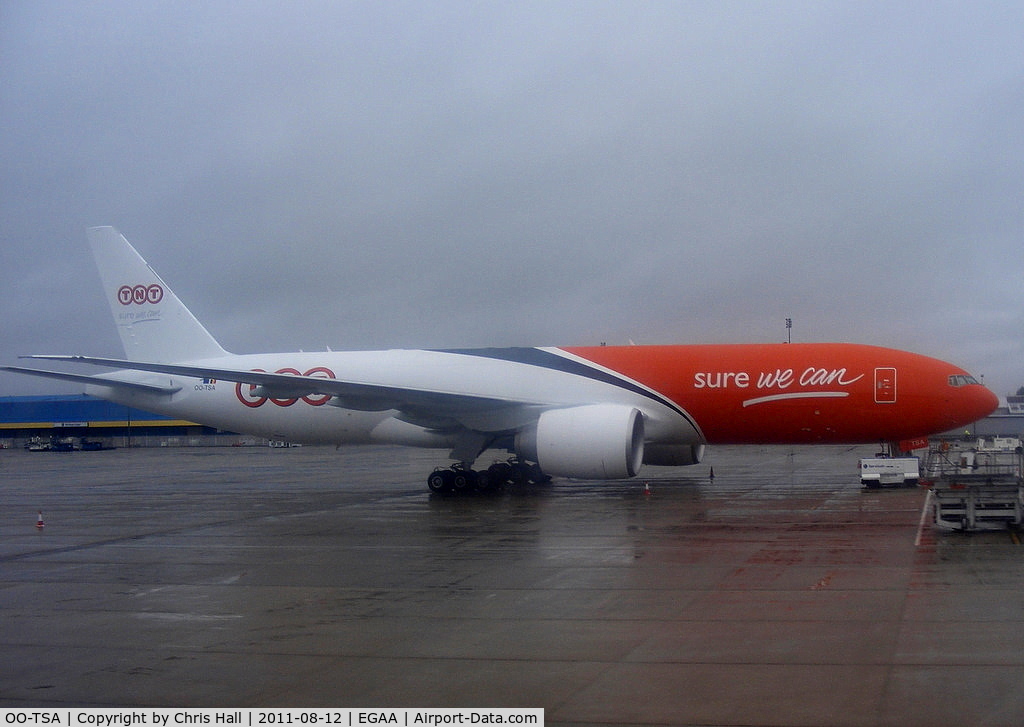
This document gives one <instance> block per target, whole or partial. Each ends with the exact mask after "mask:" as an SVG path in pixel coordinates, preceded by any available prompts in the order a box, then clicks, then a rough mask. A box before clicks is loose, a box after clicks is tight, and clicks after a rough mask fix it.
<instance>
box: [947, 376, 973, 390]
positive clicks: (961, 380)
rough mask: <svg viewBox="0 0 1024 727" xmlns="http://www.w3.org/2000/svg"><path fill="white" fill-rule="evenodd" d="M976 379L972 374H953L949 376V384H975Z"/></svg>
mask: <svg viewBox="0 0 1024 727" xmlns="http://www.w3.org/2000/svg"><path fill="white" fill-rule="evenodd" d="M977 383H978V380H977V379H976V378H974V377H973V376H969V375H967V374H954V375H953V376H950V377H949V385H950V386H955V387H961V386H969V385H970V384H977Z"/></svg>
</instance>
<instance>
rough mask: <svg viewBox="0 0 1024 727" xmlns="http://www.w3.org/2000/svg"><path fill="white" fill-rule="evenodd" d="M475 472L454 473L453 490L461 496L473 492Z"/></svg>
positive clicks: (461, 471)
mask: <svg viewBox="0 0 1024 727" xmlns="http://www.w3.org/2000/svg"><path fill="white" fill-rule="evenodd" d="M474 474H475V473H474V472H473V470H455V471H454V472H452V489H453V490H455V491H456V492H458V493H460V494H465V493H467V492H472V490H473V485H474V484H475V483H474V480H475V479H476V478H475V477H474V476H473V475H474Z"/></svg>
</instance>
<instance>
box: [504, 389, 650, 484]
mask: <svg viewBox="0 0 1024 727" xmlns="http://www.w3.org/2000/svg"><path fill="white" fill-rule="evenodd" d="M515 447H516V453H517V454H518V455H519V456H520V457H522V458H523V459H527V460H531V461H534V462H536V463H537V464H538V465H540V468H541V470H543V471H544V473H545V474H549V475H559V476H562V477H576V478H580V479H601V480H617V479H624V478H626V477H633V476H634V475H635V474H636V473H637V471H639V469H640V465H641V464H642V463H643V459H644V417H643V414H641V413H640V411H639V410H637V409H634V408H633V407H630V406H623V405H620V404H589V405H586V406H576V407H570V408H567V409H551V410H549V411H546V412H544V413H543V414H541V415H540V418H539V419H538V420H537V424H536V426H533V427H530V428H529V429H526V430H524V431H522V432H520V433H519V434H517V435H516V443H515Z"/></svg>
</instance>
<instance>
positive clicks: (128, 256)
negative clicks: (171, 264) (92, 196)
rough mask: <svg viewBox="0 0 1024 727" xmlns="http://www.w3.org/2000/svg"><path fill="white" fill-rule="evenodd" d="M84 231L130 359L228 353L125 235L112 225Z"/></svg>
mask: <svg viewBox="0 0 1024 727" xmlns="http://www.w3.org/2000/svg"><path fill="white" fill-rule="evenodd" d="M88 236H89V245H90V246H91V247H92V254H93V258H94V259H95V260H96V266H97V267H98V268H99V271H100V279H101V280H102V281H103V291H104V295H105V296H106V298H107V302H108V303H109V304H110V311H111V313H113V315H114V323H115V324H116V325H117V332H118V334H119V335H120V336H121V343H122V345H123V346H124V352H125V355H126V356H127V358H128V359H129V360H132V361H153V362H158V363H170V362H177V361H191V360H195V359H203V358H216V357H218V356H224V355H226V352H225V351H224V349H223V348H221V347H220V344H219V343H217V341H216V340H214V338H213V336H211V335H210V333H209V331H207V330H206V329H205V328H204V327H203V324H201V323H200V322H199V321H198V320H196V317H195V316H193V315H192V313H191V311H189V309H188V308H186V307H185V305H184V304H183V303H182V302H181V301H180V300H178V296H176V295H175V294H174V292H173V291H172V290H171V289H170V288H169V287H168V286H167V284H166V283H164V281H163V280H161V279H160V276H159V275H157V274H156V272H155V271H154V270H153V268H151V267H149V265H148V264H147V263H146V261H145V260H143V259H142V256H141V255H139V253H138V252H136V250H135V248H134V247H132V246H131V244H130V243H129V242H128V240H126V239H125V237H124V235H122V234H121V233H120V232H118V231H117V230H115V229H114V228H113V227H91V228H89V230H88Z"/></svg>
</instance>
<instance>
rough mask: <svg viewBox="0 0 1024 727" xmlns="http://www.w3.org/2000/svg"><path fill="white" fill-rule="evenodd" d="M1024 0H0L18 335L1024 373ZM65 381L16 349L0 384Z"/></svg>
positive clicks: (5, 299) (2, 201)
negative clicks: (805, 356)
mask: <svg viewBox="0 0 1024 727" xmlns="http://www.w3.org/2000/svg"><path fill="white" fill-rule="evenodd" d="M1022 38H1024V5H1022V4H1021V3H1020V2H1003V3H985V2H963V3H949V2H936V1H935V0H929V1H928V2H916V3H893V2H879V3H873V2H849V3H840V2H832V3H829V2H765V3H761V2H733V3H730V2H707V3H691V2H671V3H670V2H621V3H619V2H578V3H565V2H548V1H545V2H515V3H512V2H508V3H497V2H439V3H426V2H282V3H279V4H277V3H270V2H264V3H252V2H201V3H200V2H135V1H133V2H92V3H81V2H48V1H46V0H33V1H31V2H28V1H24V2H22V1H18V0H13V1H12V0H0V155H2V156H0V161H2V175H0V219H2V221H3V227H2V230H0V281H2V285H0V352H2V354H3V356H2V359H3V362H4V363H8V364H11V363H16V358H15V357H16V356H17V355H18V354H21V353H81V354H93V355H122V351H121V348H120V345H119V343H118V341H117V338H116V335H115V332H114V328H113V324H112V322H111V320H110V316H109V313H108V309H107V307H106V304H105V303H104V300H103V298H102V297H101V294H100V290H99V280H98V276H97V274H96V272H95V270H94V267H93V264H92V261H91V259H90V257H89V254H88V249H87V244H86V241H85V228H86V227H87V226H92V225H114V226H116V227H118V228H119V229H120V230H121V231H122V232H123V233H124V234H125V235H126V236H127V237H128V239H129V240H131V241H132V242H133V243H134V244H135V246H136V247H137V248H138V249H139V251H140V252H141V253H142V254H143V256H145V257H146V259H147V260H148V261H149V262H150V264H151V265H153V267H154V268H156V270H157V271H158V272H159V273H160V274H161V276H162V277H163V278H164V279H165V280H166V281H167V282H168V283H169V284H170V285H171V286H172V287H173V288H174V289H175V291H176V292H177V293H178V295H179V296H180V297H181V298H182V299H183V300H184V301H185V303H186V304H187V305H188V306H190V308H191V309H192V310H193V312H194V313H195V314H196V315H197V317H199V318H200V320H202V321H203V322H204V323H205V324H206V325H207V327H208V328H209V329H210V331H211V332H212V333H213V334H214V336H216V337H217V338H218V340H220V341H221V343H222V344H223V345H224V346H225V347H226V348H228V349H229V350H232V351H235V352H238V353H248V352H256V351H263V350H295V349H306V350H315V349H318V348H323V347H324V346H331V347H332V348H334V349H336V350H337V349H357V348H390V347H402V348H405V347H409V348H421V347H451V346H502V345H568V344H591V343H598V342H601V341H607V342H608V343H626V342H628V341H629V340H633V341H635V342H637V343H703V342H748V341H753V342H763V341H782V340H785V336H786V331H785V325H784V321H785V319H786V318H787V317H791V318H792V319H793V321H794V325H793V338H794V341H833V340H835V341H855V342H863V343H874V344H879V345H885V346H894V347H898V348H905V349H909V350H913V351H918V352H920V353H924V354H928V355H933V356H938V357H940V358H944V359H946V360H950V361H953V362H955V363H958V364H960V365H962V366H964V367H966V368H967V369H969V370H970V371H972V372H974V373H976V374H981V375H984V376H985V381H986V383H987V384H989V385H990V386H991V387H992V388H993V389H994V390H995V391H996V393H998V394H1001V395H1002V394H1006V393H1007V392H1008V391H1011V390H1015V389H1016V388H1017V387H1018V386H1021V385H1024V355H1022V354H1024V284H1022V283H1024V254H1022V243H1024V234H1022V232H1024V194H1022V193H1024V121H1022V120H1024V42H1022V40H1021V39H1022ZM74 390H75V387H74V386H72V385H62V384H59V383H57V382H47V381H36V380H33V379H29V378H27V377H25V378H23V377H18V376H15V375H12V374H2V375H0V395H5V394H22V393H49V392H54V393H59V392H71V391H74Z"/></svg>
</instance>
